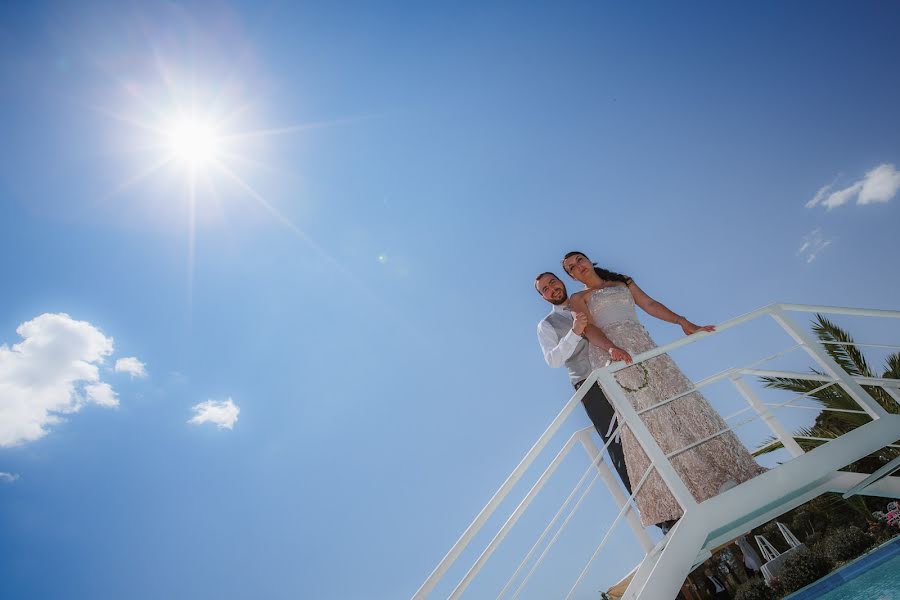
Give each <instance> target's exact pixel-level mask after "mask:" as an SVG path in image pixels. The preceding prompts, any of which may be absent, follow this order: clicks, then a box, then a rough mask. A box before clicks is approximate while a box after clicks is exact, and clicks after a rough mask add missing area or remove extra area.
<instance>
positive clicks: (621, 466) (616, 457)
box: [575, 381, 631, 494]
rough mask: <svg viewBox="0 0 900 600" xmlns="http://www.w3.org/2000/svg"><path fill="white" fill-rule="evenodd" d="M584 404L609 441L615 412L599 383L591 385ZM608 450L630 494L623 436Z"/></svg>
mask: <svg viewBox="0 0 900 600" xmlns="http://www.w3.org/2000/svg"><path fill="white" fill-rule="evenodd" d="M582 383H584V381H579V382H578V383H576V384H575V389H576V390H577V389H578V388H580V387H581V384H582ZM582 404H584V410H585V411H587V414H588V417H590V419H591V422H592V423H593V424H594V427H595V428H596V429H597V433H599V434H600V439H602V440H603V443H604V444H605V443H606V442H608V441H609V436H608V435H607V433H614V431H612V432H610V430H609V424H610V422H611V421H612V420H613V415H615V412H614V411H613V408H612V406H611V405H610V404H609V400H607V399H606V395H605V394H604V393H603V390H602V389H600V386H599V385H596V384H595V385H592V386H591V389H589V390H588V391H587V393H586V394H585V395H584V398H583V399H582ZM618 424H619V423H617V425H618ZM613 430H615V427H613ZM607 450H608V451H609V457H610V459H612V463H613V466H614V467H615V468H616V472H618V474H619V477H620V478H621V479H622V483H623V484H625V489H626V490H628V493H629V494H630V493H631V481H629V479H628V471H627V470H626V468H625V453H624V452H622V441H621V436H620V438H619V439H618V440H614V441H613V442H610V444H609V446H608V447H607Z"/></svg>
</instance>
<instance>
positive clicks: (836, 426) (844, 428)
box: [753, 314, 900, 473]
mask: <svg viewBox="0 0 900 600" xmlns="http://www.w3.org/2000/svg"><path fill="white" fill-rule="evenodd" d="M812 329H813V332H814V333H815V334H816V336H817V337H818V338H819V340H820V341H821V342H823V346H824V347H825V350H826V351H827V352H828V354H829V355H830V356H831V358H833V359H834V361H835V362H836V363H837V364H838V365H840V367H841V368H842V369H844V370H845V371H846V372H847V373H848V374H849V375H850V376H853V377H876V375H874V374H873V371H872V369H871V367H870V366H869V363H868V362H867V361H866V357H865V356H864V355H863V353H862V352H861V351H860V349H859V348H858V347H857V346H854V345H852V344H853V343H854V342H853V338H852V337H851V336H850V334H849V333H848V332H847V331H845V330H843V329H841V328H840V327H838V326H837V325H836V324H835V323H833V322H832V321H829V320H828V319H827V318H825V317H824V316H822V315H820V314H817V315H816V318H815V320H813V322H812ZM812 372H813V373H815V374H816V375H824V373H822V372H820V371H817V370H815V369H813V370H812ZM881 377H883V378H892V379H900V352H896V353H894V354H892V355H890V356H889V357H888V359H887V361H886V362H885V370H884V372H883V373H882V375H881ZM760 379H761V380H762V381H763V382H764V384H765V387H768V388H774V389H779V390H787V391H789V392H793V393H795V394H809V397H810V398H812V399H814V400H817V401H818V402H819V403H820V404H821V405H822V407H823V408H827V409H841V410H859V405H858V404H857V403H856V402H855V401H854V400H853V399H852V398H851V397H850V396H849V395H848V394H847V392H845V391H844V389H843V388H842V387H841V386H839V385H831V386H828V387H826V388H824V389H821V390H818V391H813V390H815V389H816V388H818V387H821V385H822V382H820V381H810V380H807V379H792V378H789V377H762V378H760ZM863 389H865V390H866V391H867V392H868V393H869V394H870V395H871V396H872V398H873V399H874V400H875V401H876V402H878V404H880V405H881V406H882V407H884V409H885V410H887V411H888V412H891V413H900V406H898V404H897V402H895V401H894V399H893V398H891V397H890V396H889V395H888V394H887V392H885V391H884V390H883V389H881V388H880V387H877V386H863ZM870 420H871V418H870V417H869V416H868V415H867V414H860V413H848V412H832V411H823V412H821V413H820V414H819V416H818V417H816V422H815V424H813V425H812V426H811V427H802V428H800V429H798V430H797V431H795V432H794V435H796V436H800V437H798V438H797V443H798V444H800V447H801V448H803V450H805V451H809V450H812V449H813V448H815V447H816V446H818V445H820V444H822V443H823V442H820V441H816V440H810V439H804V438H808V437H817V438H829V439H830V438H836V437H838V436H840V435H843V434H845V433H847V432H849V431H851V430H853V429H856V428H857V427H859V426H860V425H863V424H865V423H868V422H869V421H870ZM781 447H782V444H781V442H779V441H778V440H777V439H775V438H770V439H769V440H767V441H766V443H765V444H764V445H763V446H760V448H759V449H758V450H756V451H755V452H754V453H753V455H754V456H760V455H762V454H766V453H768V452H772V451H773V450H777V449H778V448H781ZM898 454H900V452H898V450H897V449H896V448H890V447H885V448H882V449H881V450H879V451H878V452H876V453H875V454H873V455H870V456H867V457H865V458H863V459H862V460H859V461H857V462H855V463H853V464H852V465H848V467H847V468H848V469H849V470H851V471H857V472H866V473H871V472H873V471H875V470H876V469H878V468H879V467H881V466H882V465H884V464H885V463H887V462H889V461H890V460H892V459H893V458H895V457H896V456H897V455H898Z"/></svg>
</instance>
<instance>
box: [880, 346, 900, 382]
mask: <svg viewBox="0 0 900 600" xmlns="http://www.w3.org/2000/svg"><path fill="white" fill-rule="evenodd" d="M884 368H885V371H884V374H882V377H885V378H889V379H900V352H895V353H894V354H891V355H890V356H888V357H887V360H886V361H884Z"/></svg>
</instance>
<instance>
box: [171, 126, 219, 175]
mask: <svg viewBox="0 0 900 600" xmlns="http://www.w3.org/2000/svg"><path fill="white" fill-rule="evenodd" d="M165 138H166V146H167V149H168V151H169V152H170V153H171V155H172V157H173V158H174V159H176V160H178V161H179V162H181V163H184V164H187V165H188V166H190V167H192V168H197V167H201V166H203V165H205V164H207V163H209V162H210V161H212V160H214V159H216V158H217V157H218V156H219V153H220V151H221V146H222V144H221V137H220V133H219V132H218V131H217V129H216V127H215V126H214V125H213V124H212V123H211V122H210V121H208V120H204V119H202V118H181V119H177V120H173V121H172V122H171V124H170V125H169V126H168V127H166V129H165Z"/></svg>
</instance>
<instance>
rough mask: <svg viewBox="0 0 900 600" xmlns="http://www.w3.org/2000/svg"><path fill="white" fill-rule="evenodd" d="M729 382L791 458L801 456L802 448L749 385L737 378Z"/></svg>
mask: <svg viewBox="0 0 900 600" xmlns="http://www.w3.org/2000/svg"><path fill="white" fill-rule="evenodd" d="M731 382H732V383H733V384H734V387H736V388H737V391H738V392H739V393H740V394H741V396H743V397H744V400H746V401H747V403H748V404H749V405H750V406H752V407H753V410H755V411H756V412H757V413H758V414H759V416H760V417H762V420H763V421H765V423H766V425H768V426H769V429H771V430H772V433H774V434H775V437H776V438H778V440H779V441H780V442H781V444H782V445H783V446H784V447H785V449H786V450H787V451H788V452H790V454H791V456H794V457H797V456H801V455H803V453H804V452H803V448H801V447H800V444H798V443H797V440H795V439H794V436H793V435H791V433H790V432H789V431H788V430H787V429H786V428H785V426H784V425H782V424H781V421H779V420H778V419H776V418H775V415H773V414H772V411H770V410H769V407H768V406H766V404H765V403H764V402H762V401H761V400H760V399H759V398H758V397H757V396H756V393H755V392H754V391H753V390H752V389H751V388H750V386H749V385H747V382H746V381H744V380H743V379H741V378H740V377H739V376H738V377H734V378H733V379H732V380H731Z"/></svg>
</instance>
